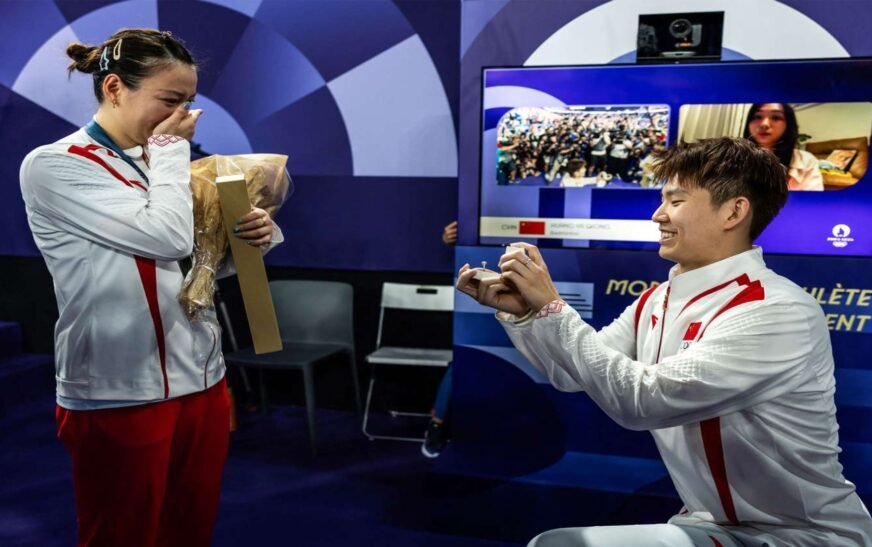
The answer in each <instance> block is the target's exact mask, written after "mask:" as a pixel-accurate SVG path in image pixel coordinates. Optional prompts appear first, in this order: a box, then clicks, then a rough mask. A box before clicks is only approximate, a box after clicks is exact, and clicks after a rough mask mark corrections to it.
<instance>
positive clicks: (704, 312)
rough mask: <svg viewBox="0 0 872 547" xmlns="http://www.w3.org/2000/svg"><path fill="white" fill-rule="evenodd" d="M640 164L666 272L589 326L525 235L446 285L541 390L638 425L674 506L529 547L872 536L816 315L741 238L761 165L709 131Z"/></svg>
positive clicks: (773, 168)
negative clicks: (498, 333) (482, 313)
mask: <svg viewBox="0 0 872 547" xmlns="http://www.w3.org/2000/svg"><path fill="white" fill-rule="evenodd" d="M655 172H656V175H657V177H658V178H659V179H661V180H665V181H666V182H667V183H666V185H665V186H664V187H663V192H662V194H663V202H662V204H661V205H660V207H659V208H658V209H657V211H655V212H654V215H653V220H654V222H656V223H658V224H659V226H660V233H661V238H660V255H661V256H662V257H663V258H666V259H668V260H671V261H674V262H675V263H676V265H675V266H674V267H673V268H672V270H671V271H670V275H669V280H668V281H667V282H665V283H663V284H661V285H659V286H657V287H656V288H654V289H651V290H649V291H648V292H646V293H645V294H643V295H642V296H641V297H640V298H639V299H638V300H637V301H636V302H634V303H633V304H632V305H631V306H630V307H628V308H627V309H626V310H625V311H624V313H622V314H621V316H620V317H618V318H617V319H616V320H615V321H614V322H613V323H612V324H611V325H609V326H607V327H606V328H604V329H602V330H601V331H599V332H597V331H595V330H594V329H593V328H591V327H590V326H589V325H588V324H587V323H585V322H584V321H583V320H582V319H581V318H580V317H579V315H578V314H577V313H576V312H575V311H574V310H573V309H572V308H571V307H569V306H568V305H566V304H565V303H564V302H563V301H562V300H561V299H560V295H559V294H558V293H557V291H556V289H555V288H554V284H553V283H552V281H551V277H550V275H549V274H548V270H547V267H546V265H545V262H544V261H543V259H542V255H541V254H540V252H539V250H538V249H537V248H536V247H534V246H532V245H528V244H525V243H519V244H516V247H513V248H510V250H509V252H508V253H506V254H505V255H503V257H502V258H501V260H500V267H501V270H502V274H501V276H499V277H495V278H492V279H486V280H482V281H477V280H475V278H474V276H475V273H476V270H475V269H471V268H469V266H468V265H466V266H464V267H463V268H462V269H461V270H460V276H459V279H458V282H457V287H458V289H459V290H461V291H463V292H465V293H467V294H469V295H470V296H472V297H474V298H476V299H477V300H478V301H479V302H481V303H482V304H486V305H489V306H492V307H494V308H496V309H497V310H499V312H498V313H497V318H498V319H499V320H500V321H501V322H502V323H503V325H504V326H505V328H506V331H507V332H508V334H509V337H510V338H511V339H512V342H513V343H514V344H515V346H516V347H517V348H518V349H519V350H520V351H521V352H522V353H523V354H524V355H525V356H526V357H527V358H528V359H529V360H530V362H531V363H532V364H533V365H534V366H536V367H537V368H539V369H540V370H541V371H542V372H543V373H545V374H546V375H547V376H548V378H549V379H550V381H551V383H552V384H553V385H554V386H555V387H556V388H557V389H560V390H563V391H584V392H586V393H587V395H588V396H589V397H590V398H591V399H592V400H593V401H594V402H595V403H596V404H597V405H598V406H599V407H600V408H602V409H603V410H604V411H605V412H606V413H607V414H608V415H609V416H610V417H612V418H613V419H614V420H615V421H616V422H618V423H619V424H621V425H623V426H624V427H627V428H630V429H636V430H650V431H651V433H652V435H653V436H654V439H655V441H656V443H657V447H658V449H659V451H660V454H661V456H662V458H663V461H664V463H665V464H666V467H667V469H668V470H669V473H670V476H671V477H672V480H673V482H674V484H675V488H676V490H677V491H678V494H679V496H680V497H681V499H682V501H683V503H684V507H683V508H682V509H681V510H680V512H679V513H678V514H677V515H675V516H674V517H673V518H672V519H670V521H669V523H666V524H657V525H639V526H612V527H608V526H606V527H589V528H564V529H559V530H552V531H549V532H545V533H544V534H541V535H540V536H538V537H537V538H535V539H534V540H533V541H532V542H531V543H530V545H531V546H536V547H545V546H558V545H560V546H564V545H578V546H588V545H591V546H592V545H596V546H600V545H602V546H612V545H621V546H641V547H646V546H659V545H670V546H679V547H682V546H684V547H693V546H718V545H720V546H724V547H727V546H754V547H760V546H763V545H768V546H770V547H775V546H785V547H786V546H791V547H797V546H803V547H816V546H821V545H828V546H836V545H839V546H854V547H856V546H864V547H866V546H872V519H870V517H869V513H868V511H867V510H866V508H865V507H864V506H863V503H862V501H861V500H860V498H859V497H858V496H857V494H856V492H855V489H854V485H853V484H851V483H850V482H848V481H847V480H845V478H844V477H843V475H842V467H841V465H840V464H839V459H838V454H839V452H840V449H839V446H838V424H837V423H836V409H835V405H834V403H833V393H834V391H835V381H834V379H833V357H832V350H831V347H830V340H829V331H828V330H827V325H826V321H825V320H824V316H823V312H822V310H821V309H820V306H818V305H817V304H816V303H815V301H814V299H812V298H811V297H810V296H808V294H807V293H806V292H805V291H803V290H802V289H801V288H800V287H798V286H796V285H795V284H794V283H792V282H790V281H789V280H787V279H785V278H784V277H781V276H779V275H777V274H776V273H774V272H773V271H771V270H769V269H768V268H766V265H765V263H764V262H763V257H762V251H761V249H760V248H759V247H754V246H753V245H752V241H753V240H754V239H755V238H756V237H757V236H758V235H759V234H760V233H761V232H762V231H763V229H764V228H765V227H766V226H767V225H768V224H769V222H770V221H771V220H772V218H774V217H775V215H776V214H777V213H778V211H779V209H780V208H781V207H782V206H783V205H784V203H785V201H786V198H787V191H788V189H787V184H786V181H785V178H784V171H783V169H782V167H781V166H780V164H779V163H778V160H777V158H776V157H775V156H774V155H772V154H770V153H769V152H767V151H765V150H763V149H761V148H758V147H756V146H754V145H753V144H752V143H750V142H748V141H745V140H743V139H726V138H724V139H711V140H707V141H701V142H699V143H694V144H681V145H678V146H676V147H674V148H672V149H670V150H668V151H666V152H665V153H663V154H662V155H661V157H660V160H659V163H658V164H657V166H656V168H655ZM517 247H521V248H523V250H518V249H517Z"/></svg>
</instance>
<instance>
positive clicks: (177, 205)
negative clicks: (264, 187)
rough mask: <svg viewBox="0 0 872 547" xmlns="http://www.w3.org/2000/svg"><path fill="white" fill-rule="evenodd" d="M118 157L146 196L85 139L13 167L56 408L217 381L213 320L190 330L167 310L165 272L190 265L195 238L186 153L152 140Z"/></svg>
mask: <svg viewBox="0 0 872 547" xmlns="http://www.w3.org/2000/svg"><path fill="white" fill-rule="evenodd" d="M125 152H126V153H127V155H128V156H130V157H131V158H132V159H133V160H134V161H135V162H136V164H137V165H138V166H139V167H140V169H142V170H143V171H144V172H145V173H146V174H147V176H148V178H149V180H150V182H149V183H148V184H146V182H145V181H143V180H142V177H141V176H140V175H139V174H138V173H137V172H136V170H135V169H134V168H133V167H132V166H130V165H129V164H128V163H126V162H125V161H124V160H123V159H121V158H120V157H118V155H117V154H115V153H114V152H112V151H111V150H109V149H107V148H105V147H103V146H101V145H99V144H98V143H97V142H95V141H94V140H92V139H91V138H90V137H89V136H88V134H87V133H86V132H85V131H84V130H79V131H77V132H76V133H74V134H72V135H70V136H68V137H65V138H63V139H61V140H59V141H57V142H55V143H53V144H49V145H46V146H42V147H40V148H37V149H36V150H34V151H32V152H31V153H30V154H28V155H27V157H26V158H25V159H24V162H23V163H22V165H21V192H22V195H23V197H24V202H25V205H26V208H27V218H28V222H29V224H30V229H31V230H32V232H33V238H34V240H35V241H36V245H37V247H38V248H39V250H40V252H41V253H42V255H43V257H44V258H45V262H46V265H47V266H48V269H49V272H50V273H51V276H52V278H53V280H54V288H55V295H56V297H57V302H58V309H59V312H60V317H59V319H58V322H57V325H56V327H55V362H56V373H57V374H56V378H57V391H58V394H59V395H61V396H63V397H69V398H75V399H89V400H98V401H99V400H118V401H140V400H141V401H152V400H159V399H166V398H172V397H178V396H181V395H185V394H188V393H193V392H197V391H201V390H203V389H206V388H208V387H211V386H212V385H214V384H215V383H216V382H218V381H219V380H221V378H223V377H224V359H223V356H222V355H221V348H220V344H221V334H220V329H219V327H218V324H217V321H215V314H214V310H212V311H211V313H206V314H204V316H205V318H204V320H203V321H196V322H191V321H189V320H188V319H187V317H186V316H185V314H184V312H183V311H182V307H181V305H180V304H179V303H178V301H177V297H178V295H179V290H180V288H181V286H182V273H181V271H180V269H179V266H178V263H177V262H176V261H177V260H178V259H181V258H184V257H186V256H188V255H189V254H190V253H191V249H192V246H193V233H194V226H193V224H194V222H193V213H192V199H191V191H190V187H189V182H190V146H189V143H188V141H186V140H185V139H181V138H179V137H167V136H160V137H159V138H152V139H150V141H149V145H148V150H147V151H146V153H147V156H146V157H143V149H142V147H139V146H137V147H135V148H132V149H129V150H125ZM146 158H147V159H146ZM146 161H147V163H148V164H146ZM149 166H150V167H149Z"/></svg>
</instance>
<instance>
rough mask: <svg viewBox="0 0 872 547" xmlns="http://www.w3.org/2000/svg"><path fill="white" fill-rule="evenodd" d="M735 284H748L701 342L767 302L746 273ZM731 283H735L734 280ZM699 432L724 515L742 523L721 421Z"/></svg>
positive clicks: (703, 426) (704, 424) (760, 287)
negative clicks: (732, 317) (730, 313)
mask: <svg viewBox="0 0 872 547" xmlns="http://www.w3.org/2000/svg"><path fill="white" fill-rule="evenodd" d="M733 281H736V282H737V283H739V284H741V285H746V287H745V288H744V289H742V291H741V292H740V293H739V294H737V295H736V296H734V297H733V298H732V300H730V301H729V302H727V304H726V305H725V306H724V307H722V308H721V309H719V310H718V311H717V313H715V315H714V316H713V317H712V318H711V321H709V322H708V323H707V324H706V326H705V328H703V329H702V331H701V332H700V333H699V338H697V339H701V338H702V337H703V335H704V334H705V330H706V329H707V328H708V326H709V325H711V324H712V322H713V321H714V320H715V319H716V318H717V317H718V316H719V315H721V314H722V313H724V312H725V311H727V310H729V309H732V308H735V307H737V306H741V305H742V304H747V303H749V302H755V301H758V300H763V299H764V298H765V297H766V291H765V290H764V289H763V285H761V284H760V281H758V280H755V281H751V280H750V278H748V276H747V275H746V274H742V275H741V276H739V277H737V278H736V279H734V280H733ZM730 283H732V281H731V282H730ZM726 285H727V284H724V285H720V286H718V287H715V289H711V290H709V291H706V293H702V295H699V296H698V297H697V298H695V300H696V299H698V298H701V297H702V296H703V295H705V294H707V293H710V292H712V291H713V290H717V289H719V288H723V287H724V286H726ZM688 304H689V303H688ZM686 307H687V306H685V308H686ZM682 311H684V310H682ZM699 429H700V433H701V434H702V444H703V448H705V457H706V460H707V461H708V464H709V468H710V469H711V472H712V478H713V479H714V481H715V488H717V491H718V496H719V497H720V498H721V505H722V506H723V508H724V513H725V514H726V515H727V518H728V519H730V522H731V523H733V524H739V518H738V517H737V516H736V507H735V505H734V504H733V494H732V492H731V491H730V481H729V479H728V478H727V464H726V462H725V460H724V446H723V442H722V440H721V419H720V418H710V419H708V420H705V421H703V422H700V424H699Z"/></svg>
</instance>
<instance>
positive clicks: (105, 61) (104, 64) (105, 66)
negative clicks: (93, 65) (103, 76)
mask: <svg viewBox="0 0 872 547" xmlns="http://www.w3.org/2000/svg"><path fill="white" fill-rule="evenodd" d="M107 70H109V50H108V49H107V48H106V47H104V48H103V52H102V53H100V71H102V72H106V71H107Z"/></svg>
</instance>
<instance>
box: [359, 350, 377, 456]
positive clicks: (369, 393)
mask: <svg viewBox="0 0 872 547" xmlns="http://www.w3.org/2000/svg"><path fill="white" fill-rule="evenodd" d="M374 385H375V365H373V366H372V372H371V374H370V377H369V389H367V390H366V406H364V408H363V427H361V430H362V431H363V434H364V435H366V436H367V438H369V440H373V439H374V438H375V437H373V436H372V435H370V434H369V431H367V430H366V424H367V422H368V421H369V405H370V403H372V386H374Z"/></svg>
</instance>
